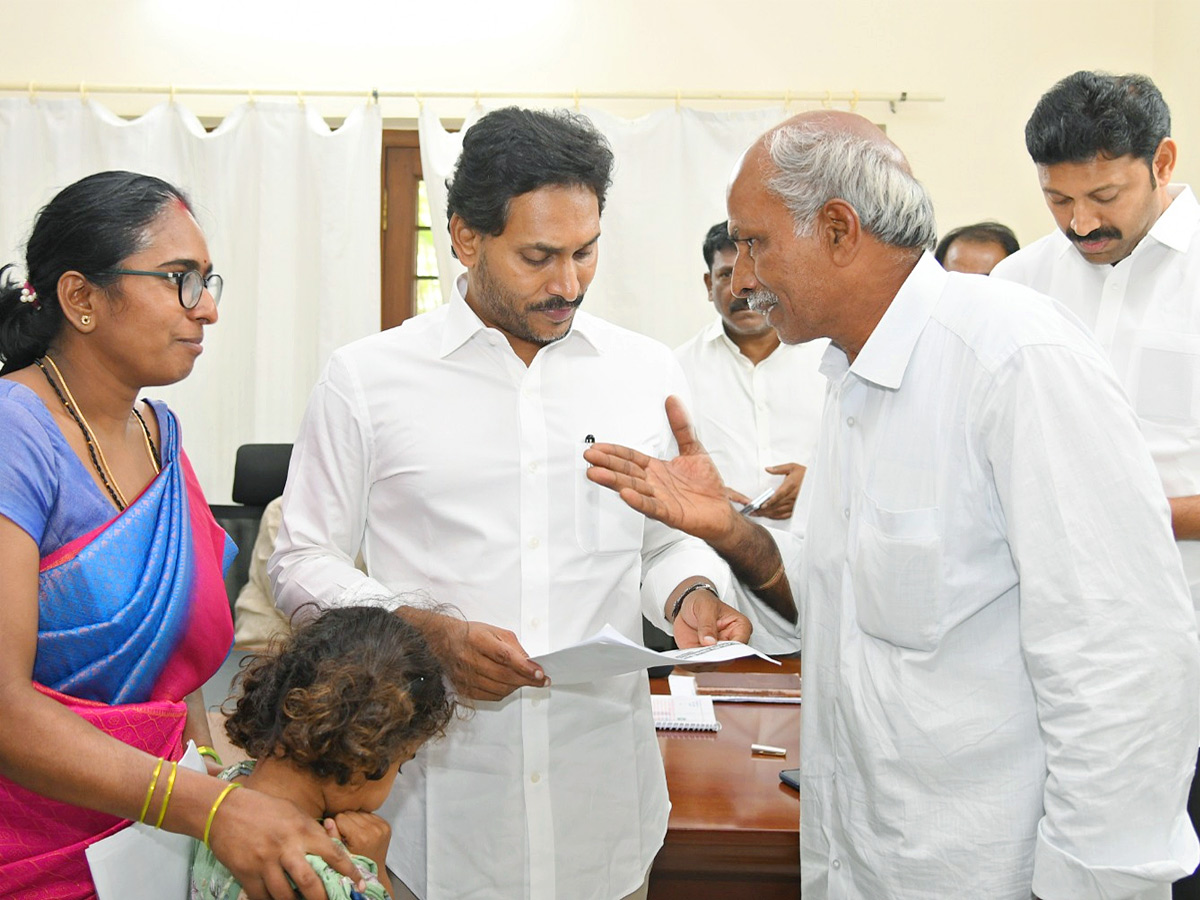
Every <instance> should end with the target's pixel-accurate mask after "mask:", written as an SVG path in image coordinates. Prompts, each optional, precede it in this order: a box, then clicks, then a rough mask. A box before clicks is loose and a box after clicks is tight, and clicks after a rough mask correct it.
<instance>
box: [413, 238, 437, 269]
mask: <svg viewBox="0 0 1200 900" xmlns="http://www.w3.org/2000/svg"><path fill="white" fill-rule="evenodd" d="M437 273H438V265H437V250H436V249H435V248H434V246H433V232H432V231H430V230H429V229H427V228H422V229H420V230H419V231H418V232H417V277H418V278H437Z"/></svg>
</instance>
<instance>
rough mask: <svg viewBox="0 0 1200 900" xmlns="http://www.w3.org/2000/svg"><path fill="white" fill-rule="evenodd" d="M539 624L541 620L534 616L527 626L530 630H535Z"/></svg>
mask: <svg viewBox="0 0 1200 900" xmlns="http://www.w3.org/2000/svg"><path fill="white" fill-rule="evenodd" d="M541 624H542V620H541V619H539V618H538V617H537V616H534V617H533V618H532V619H530V620H529V626H530V627H531V628H537V627H538V626H539V625H541Z"/></svg>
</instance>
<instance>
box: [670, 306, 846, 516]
mask: <svg viewBox="0 0 1200 900" xmlns="http://www.w3.org/2000/svg"><path fill="white" fill-rule="evenodd" d="M828 345H829V341H828V340H825V339H821V340H817V341H811V342H810V343H807V344H795V345H789V344H781V345H780V346H779V347H778V348H776V350H775V352H774V353H772V354H771V355H770V356H768V357H767V358H766V359H764V360H763V361H762V362H760V363H759V364H758V365H755V364H754V363H752V362H751V361H750V360H749V359H747V358H746V357H745V356H743V355H742V353H741V351H740V350H738V347H737V344H735V343H734V342H733V341H731V340H730V339H729V336H728V335H727V334H725V329H724V328H723V327H722V323H721V320H720V319H719V318H718V319H717V320H716V321H715V322H712V323H710V324H709V325H707V326H706V327H705V328H704V329H703V330H702V331H701V332H700V333H699V334H697V335H696V336H695V337H693V338H692V339H691V340H689V341H687V343H685V344H683V345H681V346H680V347H678V348H677V349H676V350H675V358H676V359H678V360H679V364H680V365H681V366H682V367H683V374H684V375H686V376H687V380H688V385H689V386H690V387H691V389H692V403H691V407H690V408H689V412H690V413H691V416H692V421H693V424H694V425H695V428H696V436H697V437H699V438H700V441H701V443H703V444H704V449H705V450H707V451H708V453H709V455H710V456H711V457H712V458H713V462H715V463H716V464H717V468H718V469H720V471H721V477H722V478H724V479H725V483H726V484H727V485H729V486H730V487H731V488H734V489H736V490H738V491H741V492H742V493H743V494H745V495H746V496H747V497H751V498H753V497H756V496H758V494H760V493H761V492H763V491H765V490H766V489H767V488H773V487H777V486H778V485H779V483H780V482H782V481H783V476H782V475H769V474H767V472H766V471H764V470H765V469H766V468H767V466H777V465H780V464H781V463H789V462H794V463H800V465H802V466H807V465H808V463H809V461H810V460H811V459H812V455H813V451H814V450H815V449H816V446H817V431H818V429H820V427H821V407H822V405H823V404H824V402H825V376H824V375H822V374H821V373H820V371H819V370H818V367H819V366H820V364H821V354H823V353H824V352H825V348H826V347H827V346H828ZM754 521H756V522H758V523H759V524H762V525H766V526H768V527H770V528H781V529H783V530H785V531H786V530H787V529H788V528H789V527H790V525H791V519H764V518H761V517H760V518H757V519H755V520H754Z"/></svg>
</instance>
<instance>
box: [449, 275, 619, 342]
mask: <svg viewBox="0 0 1200 900" xmlns="http://www.w3.org/2000/svg"><path fill="white" fill-rule="evenodd" d="M447 307H448V309H447V311H446V327H445V329H443V331H442V342H441V347H440V348H439V349H438V355H439V357H441V358H442V359H445V358H446V357H447V356H449V355H450V354H451V353H453V352H454V351H455V350H457V349H458V348H459V347H462V346H463V345H464V344H466V343H467V342H468V341H470V340H471V339H472V338H475V337H476V336H477V335H479V336H482V335H483V334H484V333H485V332H487V331H488V326H487V325H485V324H484V323H483V320H482V319H480V318H479V316H477V315H476V314H475V310H473V309H471V307H470V306H469V305H468V303H467V276H466V273H463V274H462V275H459V276H458V277H457V278H456V279H454V287H453V288H452V289H451V291H450V301H449V303H447ZM596 321H597V320H596V319H594V318H593V317H592V316H590V315H589V314H587V313H585V312H583V310H582V309H580V310H576V312H575V318H574V320H573V321H572V323H571V330H570V332H568V333H567V336H566V337H564V338H563V339H562V340H561V341H555V342H554V343H553V344H550V345H548V346H547V347H546V348H544V349H550V348H553V347H558V346H561V345H566V346H576V347H578V348H580V349H583V348H585V347H586V348H590V349H591V350H592V351H593V352H596V353H598V352H599V345H598V343H597V339H598V335H597V333H596V330H597V329H596ZM505 342H506V343H507V340H506V341H505Z"/></svg>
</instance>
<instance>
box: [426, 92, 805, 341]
mask: <svg viewBox="0 0 1200 900" xmlns="http://www.w3.org/2000/svg"><path fill="white" fill-rule="evenodd" d="M583 112H584V114H585V115H587V116H588V117H589V118H590V119H591V120H592V121H593V122H594V123H595V125H596V127H597V128H598V129H599V130H600V131H601V132H602V133H603V134H604V135H605V136H606V137H607V138H608V140H609V143H610V144H612V148H613V153H614V155H615V156H616V166H615V169H614V172H613V185H612V189H611V190H610V191H609V194H608V203H607V205H606V206H605V209H604V217H603V219H602V220H601V228H602V230H603V237H602V238H601V239H600V266H599V269H598V272H597V275H596V280H595V281H594V282H592V287H591V289H590V290H589V291H588V294H587V300H586V301H585V308H586V309H588V310H590V311H591V312H593V313H595V314H597V315H599V316H602V317H604V318H606V319H608V320H610V321H612V322H616V323H617V324H619V325H623V326H625V327H626V328H630V329H633V330H635V331H640V332H642V333H644V334H648V335H650V336H651V337H654V338H657V339H658V340H660V341H662V342H664V343H665V344H667V345H668V346H671V347H674V346H677V345H678V344H681V343H683V342H684V341H685V340H687V339H688V338H689V337H691V336H692V335H693V334H695V333H696V332H697V331H698V330H699V329H700V328H701V327H702V326H703V325H705V324H706V323H707V322H709V321H710V320H711V319H712V317H713V311H712V306H711V304H709V303H708V302H707V297H706V295H705V292H704V283H703V281H702V279H703V276H704V260H703V257H702V256H701V255H700V246H701V244H702V243H703V242H704V235H705V232H707V231H708V229H709V227H710V226H712V225H714V224H716V223H717V222H720V221H722V220H724V219H725V218H726V215H725V188H726V185H727V184H728V181H729V175H730V172H731V171H732V169H733V166H734V163H735V162H736V161H737V159H738V157H739V156H740V155H741V153H742V151H743V150H745V149H746V148H747V147H748V146H750V144H751V143H752V142H753V141H754V139H755V138H757V137H758V136H759V135H761V134H762V133H763V132H764V131H766V130H767V129H768V128H770V127H771V126H773V125H775V124H777V123H778V122H780V121H782V120H783V118H784V117H785V115H786V113H785V111H784V110H783V108H782V107H772V108H768V109H758V110H750V111H747V112H723V113H710V112H701V111H697V110H693V109H664V110H660V111H658V112H655V113H651V114H650V115H648V116H644V117H642V118H640V119H635V120H628V119H620V118H617V117H615V116H612V115H609V114H608V113H605V112H602V111H600V110H594V109H585V110H583ZM482 114H483V111H482V110H478V109H477V110H476V111H475V112H474V113H473V114H472V115H471V116H469V117H468V118H467V120H466V121H465V122H464V123H463V128H462V131H459V132H456V133H453V134H451V133H448V132H446V131H445V130H444V129H443V128H442V125H441V122H440V121H439V119H438V116H437V114H436V113H435V112H434V111H433V110H432V109H430V107H429V104H426V105H425V108H424V109H423V110H422V112H421V117H420V122H419V127H420V132H421V166H422V171H423V173H424V177H425V182H426V185H427V189H428V192H429V205H430V214H431V216H432V220H433V225H434V227H433V234H434V240H435V243H436V245H437V250H438V266H439V269H438V271H439V273H440V275H441V284H442V291H443V294H444V295H448V292H449V290H450V283H451V281H452V277H453V276H454V275H457V274H458V273H459V272H461V271H462V267H461V266H459V265H458V263H457V262H454V261H453V259H452V257H451V255H450V238H449V235H448V234H447V233H446V228H445V223H446V191H445V186H444V184H443V182H444V181H445V179H446V178H447V177H448V176H449V175H450V174H451V172H452V171H453V168H454V161H455V159H456V158H457V156H458V153H459V151H460V149H461V148H462V133H463V132H464V131H466V130H467V128H469V127H470V126H471V124H473V123H474V122H475V121H476V120H477V119H478V118H479V117H480V116H481V115H482Z"/></svg>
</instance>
